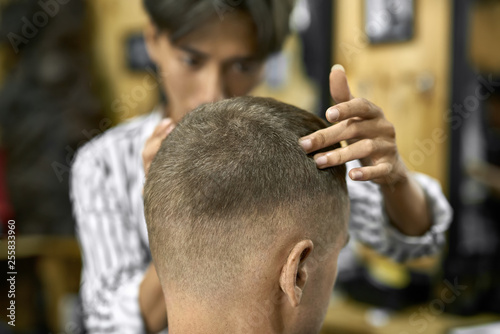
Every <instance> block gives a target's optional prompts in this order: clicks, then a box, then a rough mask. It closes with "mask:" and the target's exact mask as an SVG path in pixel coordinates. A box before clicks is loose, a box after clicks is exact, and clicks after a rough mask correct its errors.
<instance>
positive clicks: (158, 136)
mask: <svg viewBox="0 0 500 334" xmlns="http://www.w3.org/2000/svg"><path fill="white" fill-rule="evenodd" d="M174 127H175V124H174V122H173V121H172V119H170V118H165V119H163V120H161V122H160V123H159V124H158V125H157V126H156V128H155V130H154V131H153V134H152V135H151V137H149V138H148V140H146V143H145V144H144V149H143V150H142V163H143V165H144V175H147V174H148V171H149V166H151V162H152V161H153V158H154V157H155V155H156V153H157V152H158V150H159V149H160V146H161V142H162V141H163V139H165V138H166V137H167V136H168V134H169V133H170V132H172V130H173V129H174Z"/></svg>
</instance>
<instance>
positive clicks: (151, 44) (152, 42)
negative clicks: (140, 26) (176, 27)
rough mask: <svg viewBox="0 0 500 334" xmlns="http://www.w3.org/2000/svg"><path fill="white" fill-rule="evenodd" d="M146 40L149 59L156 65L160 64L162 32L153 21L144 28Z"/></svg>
mask: <svg viewBox="0 0 500 334" xmlns="http://www.w3.org/2000/svg"><path fill="white" fill-rule="evenodd" d="M144 40H145V41H146V49H147V51H148V55H149V58H151V60H152V61H153V62H155V63H158V52H159V50H158V48H159V47H160V43H159V40H160V31H159V30H158V27H157V26H156V25H155V24H154V23H153V22H151V21H148V23H147V24H146V27H145V28H144Z"/></svg>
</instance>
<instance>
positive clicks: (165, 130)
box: [151, 118, 174, 139]
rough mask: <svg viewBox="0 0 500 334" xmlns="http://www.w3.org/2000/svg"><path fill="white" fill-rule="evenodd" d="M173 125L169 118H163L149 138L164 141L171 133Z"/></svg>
mask: <svg viewBox="0 0 500 334" xmlns="http://www.w3.org/2000/svg"><path fill="white" fill-rule="evenodd" d="M173 124H174V122H173V121H172V119H171V118H164V119H162V120H161V121H160V123H158V125H157V126H156V127H155V129H154V131H153V134H152V136H151V137H160V138H163V139H165V138H166V137H167V135H168V134H169V133H170V131H172V129H173V128H172V129H171V127H172V125H173Z"/></svg>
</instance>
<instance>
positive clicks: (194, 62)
mask: <svg viewBox="0 0 500 334" xmlns="http://www.w3.org/2000/svg"><path fill="white" fill-rule="evenodd" d="M181 60H182V62H183V63H184V64H186V65H188V66H190V67H196V66H199V65H200V64H201V60H200V59H198V58H196V57H191V56H184V57H182V59H181Z"/></svg>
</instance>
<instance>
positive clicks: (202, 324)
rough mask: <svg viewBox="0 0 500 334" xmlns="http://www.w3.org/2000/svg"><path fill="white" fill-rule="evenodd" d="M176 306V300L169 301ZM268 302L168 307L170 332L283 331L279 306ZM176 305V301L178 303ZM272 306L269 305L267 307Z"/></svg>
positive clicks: (171, 333)
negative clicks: (241, 304)
mask: <svg viewBox="0 0 500 334" xmlns="http://www.w3.org/2000/svg"><path fill="white" fill-rule="evenodd" d="M169 304H173V305H176V303H173V302H172V303H169ZM265 304H267V303H256V302H253V303H249V304H248V307H243V308H241V309H238V308H235V307H231V306H228V307H221V306H220V305H212V307H210V308H207V307H203V306H200V305H195V306H191V305H187V306H185V307H178V308H174V307H169V306H168V305H167V310H168V324H169V325H168V327H169V329H168V332H169V334H201V333H204V334H212V333H213V334H216V333H217V334H218V333H248V334H252V333H256V334H257V333H259V334H267V333H270V334H271V333H283V332H284V331H283V327H284V326H283V321H282V318H281V316H280V312H279V307H278V306H276V305H267V307H266V305H265ZM177 305H178V306H179V304H177ZM269 306H272V307H269Z"/></svg>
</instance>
